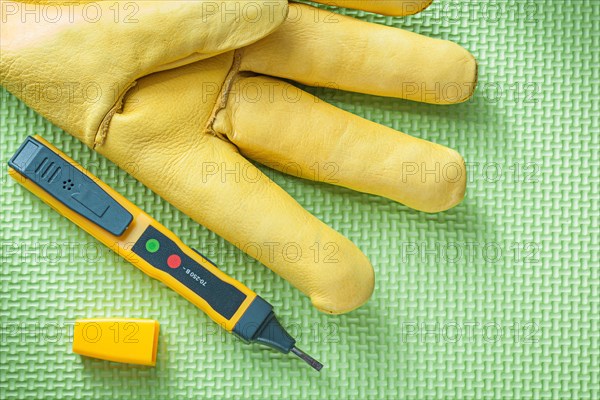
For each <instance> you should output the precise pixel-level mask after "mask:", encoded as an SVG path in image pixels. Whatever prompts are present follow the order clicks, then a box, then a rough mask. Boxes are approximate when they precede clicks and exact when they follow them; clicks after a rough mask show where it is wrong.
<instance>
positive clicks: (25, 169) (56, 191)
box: [8, 136, 323, 371]
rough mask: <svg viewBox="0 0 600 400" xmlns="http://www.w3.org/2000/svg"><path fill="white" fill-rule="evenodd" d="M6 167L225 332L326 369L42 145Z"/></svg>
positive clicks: (139, 214) (136, 213)
mask: <svg viewBox="0 0 600 400" xmlns="http://www.w3.org/2000/svg"><path fill="white" fill-rule="evenodd" d="M8 165H9V169H8V173H9V174H10V176H11V177H12V178H14V179H15V180H16V181H17V182H19V183H20V184H21V185H23V186H24V187H25V188H27V189H28V190H30V191H31V192H32V193H33V194H35V195H36V196H38V197H39V198H41V199H42V200H43V201H44V202H46V203H47V204H48V205H50V206H51V207H52V208H54V209H55V210H56V211H57V212H59V213H60V214H62V215H64V216H65V217H67V218H68V219H70V220H71V221H72V222H73V223H75V224H76V225H78V226H79V227H81V228H82V229H84V230H85V231H86V232H88V233H89V234H91V235H92V236H94V237H95V238H96V239H98V240H99V241H100V242H102V243H104V244H105V245H106V246H108V247H109V248H111V249H112V250H113V251H115V252H116V253H117V254H119V255H121V256H122V257H124V258H125V259H126V260H127V261H129V262H131V263H132V264H133V265H135V266H136V267H138V268H139V269H141V270H142V271H143V272H145V273H146V274H148V275H150V276H151V277H153V278H155V279H158V280H159V281H161V282H163V283H164V284H165V285H167V286H168V287H170V288H171V289H173V290H175V291H176V292H177V293H179V294H180V295H182V296H183V297H185V298H186V299H187V300H189V301H191V302H192V303H193V304H194V305H196V306H197V307H198V308H200V309H201V310H202V311H204V312H205V313H206V314H208V316H209V317H210V318H211V319H212V320H213V321H215V322H216V323H218V324H219V325H221V326H222V327H223V328H224V329H226V330H227V331H229V332H232V333H234V334H235V335H236V336H238V337H240V338H241V339H242V340H244V341H245V342H248V343H253V342H255V343H260V344H262V345H266V346H269V347H271V348H273V349H275V350H278V351H279V352H281V353H284V354H287V353H290V352H291V353H293V354H295V355H297V356H298V357H300V358H301V359H302V360H304V361H305V362H306V363H308V364H309V365H310V366H311V367H313V368H314V369H316V370H317V371H320V370H321V368H322V367H323V365H322V364H321V363H319V362H318V361H317V360H315V359H313V358H312V357H310V356H309V355H308V354H306V353H304V352H303V351H301V350H300V349H298V348H297V347H296V341H295V340H294V339H293V338H292V337H291V336H290V335H289V334H288V333H287V332H286V331H285V329H284V328H283V327H282V326H281V324H280V323H279V321H278V320H277V318H276V317H275V314H274V313H273V307H272V306H271V305H270V304H269V303H267V302H266V301H265V300H263V299H262V298H261V297H260V296H258V295H257V294H256V293H254V292H253V291H252V290H250V289H249V288H247V287H246V286H244V285H243V284H242V283H240V282H238V281H237V280H235V279H233V278H231V277H230V276H228V275H226V274H225V273H224V272H223V271H221V270H220V269H218V268H217V267H216V265H215V264H213V263H212V262H211V261H210V260H209V259H208V258H206V257H204V256H203V255H202V254H200V253H199V252H197V251H196V250H194V249H192V248H190V247H188V246H186V245H185V244H183V243H182V242H181V240H179V238H177V236H175V234H174V233H172V232H171V231H169V230H168V229H167V228H165V227H164V226H163V225H161V224H159V223H158V222H157V221H156V220H154V219H153V218H152V217H150V216H149V215H148V214H146V213H145V212H144V211H142V210H141V209H140V208H139V207H137V206H136V205H134V204H133V203H131V202H130V201H129V200H127V199H126V198H125V197H123V196H121V195H120V194H119V193H117V192H116V191H114V190H113V189H112V188H110V187H109V186H108V185H106V184H105V183H104V182H102V181H101V180H100V179H98V178H97V177H95V176H94V175H92V174H91V173H90V172H89V171H87V170H86V169H84V168H83V167H82V166H81V165H79V164H77V163H76V162H75V161H74V160H72V159H71V158H69V157H68V156H66V155H65V154H63V153H62V152H60V151H59V150H58V149H56V148H55V147H54V146H52V145H51V144H50V143H48V142H47V141H46V140H44V139H42V138H41V137H39V136H35V137H28V138H27V139H26V140H25V142H24V143H23V144H22V145H21V147H20V148H19V150H18V151H17V152H16V154H15V155H14V156H13V157H12V158H11V159H10V161H9V162H8Z"/></svg>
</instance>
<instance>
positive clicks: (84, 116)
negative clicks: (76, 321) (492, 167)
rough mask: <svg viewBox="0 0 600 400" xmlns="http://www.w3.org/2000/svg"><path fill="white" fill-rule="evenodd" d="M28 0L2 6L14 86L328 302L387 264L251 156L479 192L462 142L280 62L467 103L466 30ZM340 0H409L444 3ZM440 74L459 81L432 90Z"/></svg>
mask: <svg viewBox="0 0 600 400" xmlns="http://www.w3.org/2000/svg"><path fill="white" fill-rule="evenodd" d="M29 3H34V4H23V3H22V2H17V3H14V2H7V1H2V4H1V17H2V27H1V41H0V44H1V48H0V51H1V57H0V78H1V83H2V85H3V86H5V87H6V88H7V89H8V90H9V91H11V92H12V93H14V94H15V95H17V96H18V97H20V98H21V99H22V100H23V101H24V102H25V103H27V104H28V105H29V106H30V107H32V108H33V109H35V110H37V111H38V112H39V113H41V114H42V115H44V116H45V117H46V118H48V119H49V120H50V121H51V122H53V123H55V124H56V125H58V126H59V127H61V128H63V129H64V130H65V131H67V132H69V133H70V134H72V135H74V136H76V137H77V138H79V139H80V140H82V141H83V142H84V143H86V144H87V145H88V146H90V147H92V148H93V149H95V150H96V151H98V152H100V153H101V154H103V155H105V156H106V157H108V158H109V159H111V160H112V161H113V162H115V163H116V164H118V165H119V166H121V167H123V168H125V169H126V170H127V171H128V172H129V173H131V174H132V175H133V176H134V177H136V178H137V179H139V180H140V181H141V182H143V183H144V184H145V185H147V186H148V187H150V188H151V189H152V190H154V191H155V192H156V193H158V194H159V195H161V196H162V197H163V198H164V199H166V200H167V201H169V202H171V203H172V204H173V205H174V206H176V207H178V208H179V209H180V210H182V211H183V212H184V213H186V214H188V215H189V216H190V217H192V218H193V219H194V220H196V221H197V222H199V223H201V224H202V225H204V226H206V227H208V228H209V229H211V230H213V231H214V232H216V233H217V234H219V235H221V236H223V237H224V238H225V239H227V240H229V241H230V242H232V243H234V244H235V245H237V246H238V247H240V248H241V249H243V250H248V251H249V254H251V255H253V256H255V257H256V258H257V259H258V260H260V261H261V262H262V263H264V264H265V265H267V266H268V267H269V268H271V269H272V270H273V271H275V272H276V273H278V274H279V275H281V276H282V277H283V278H285V279H287V280H288V281H290V282H291V283H292V284H293V285H295V286H296V287H297V288H298V289H300V290H301V291H302V292H304V293H306V294H307V295H308V296H310V298H311V300H312V302H313V304H314V305H315V306H316V307H317V308H318V309H319V310H321V311H324V312H328V313H343V312H347V311H350V310H352V309H354V308H356V307H358V306H360V305H361V304H363V303H364V302H365V301H366V300H367V299H368V298H369V297H370V295H371V293H372V290H373V281H374V278H373V269H372V267H371V264H370V263H369V261H368V259H367V258H366V257H365V256H364V255H363V253H362V252H361V251H360V250H359V249H358V248H357V247H356V246H355V245H354V244H352V243H351V242H350V241H349V240H348V239H346V238H345V237H343V236H342V235H340V234H339V233H337V232H335V231H334V230H333V229H331V228H330V227H328V226H327V225H325V224H324V223H322V222H321V221H319V220H318V219H317V218H315V217H314V216H312V215H311V214H309V213H308V212H307V211H305V210H304V209H303V208H302V207H301V206H300V205H299V204H298V203H296V202H295V201H294V199H293V198H292V197H290V196H289V195H288V194H287V193H286V192H284V191H283V190H282V189H281V188H279V187H278V186H277V185H275V184H274V183H273V182H272V181H271V180H269V179H268V178H267V177H266V176H265V175H263V173H262V172H261V171H260V170H258V169H257V168H256V167H255V166H253V164H251V163H250V162H249V161H247V159H246V158H245V156H247V157H249V158H252V159H254V160H256V161H258V162H261V163H264V164H267V165H269V166H272V167H275V168H279V169H281V170H284V171H286V172H288V173H293V174H295V175H297V176H301V177H305V178H308V179H317V180H325V181H330V182H331V183H335V184H338V185H342V186H346V187H349V188H353V189H355V190H359V191H363V192H367V193H373V194H377V195H382V196H386V197H389V198H391V199H393V200H396V201H399V202H402V203H404V204H407V205H408V206H410V207H413V208H416V209H418V210H424V211H428V212H436V211H442V210H445V209H448V208H450V207H452V206H454V205H456V204H458V203H459V202H460V201H461V199H462V198H463V195H464V191H465V171H464V163H463V160H462V158H461V157H460V155H459V154H457V153H456V152H455V151H453V150H450V149H448V148H446V147H443V146H441V145H437V144H432V143H429V142H427V141H424V140H420V139H416V138H412V137H410V136H407V135H405V134H402V133H399V132H397V131H395V130H392V129H390V128H387V127H384V126H381V125H378V124H375V123H373V122H370V121H367V120H364V119H362V118H359V117H357V116H355V115H352V114H350V113H347V112H344V111H342V110H339V109H337V108H335V107H333V106H331V105H328V104H326V103H324V102H322V101H318V100H317V99H316V98H314V97H313V96H311V95H309V94H307V93H306V92H302V91H300V90H299V89H297V88H295V87H293V86H291V85H290V84H288V83H285V82H284V81H280V80H277V79H274V78H271V77H268V75H269V76H278V77H283V78H289V79H293V80H296V81H298V82H302V83H307V84H312V85H330V84H331V83H332V82H333V83H334V84H335V85H337V86H338V87H339V88H340V89H343V90H353V91H359V92H364V93H371V94H376V95H382V96H392V97H401V98H407V99H412V100H420V101H427V102H432V103H438V104H450V103H457V102H461V101H464V100H466V99H467V98H468V97H469V96H471V94H472V93H473V90H474V88H475V81H476V74H477V72H476V71H477V66H476V62H475V60H474V58H473V57H472V56H471V54H470V53H469V52H467V51H466V50H464V49H463V48H461V47H460V46H458V45H456V44H453V43H450V42H447V41H441V40H435V39H430V38H426V37H423V36H420V35H417V34H413V33H409V32H405V31H402V30H399V29H393V28H390V27H386V26H379V25H375V24H370V23H366V22H361V21H358V20H355V19H352V18H348V17H343V16H341V15H338V16H335V17H334V20H335V21H334V23H331V22H332V19H331V15H329V14H328V13H326V12H323V11H320V12H318V11H316V9H315V8H312V7H309V6H307V5H300V4H290V5H289V10H288V4H287V1H285V0H265V1H257V0H250V1H243V0H239V1H223V2H215V1H208V0H206V1H205V0H203V1H189V0H187V1H174V0H171V1H138V2H132V1H123V2H115V1H112V0H111V1H107V2H102V1H101V2H97V1H96V2H93V3H91V4H86V3H85V2H81V1H77V2H76V3H73V2H70V1H61V2H40V1H35V2H29ZM44 3H51V4H44ZM336 3H337V4H339V5H348V6H355V7H359V6H360V7H362V8H363V9H365V10H371V11H378V12H384V13H389V14H408V13H413V12H416V11H418V10H419V9H420V8H424V7H425V6H427V5H428V3H429V1H415V0H411V1H401V0H400V1H394V0H385V1H384V0H381V1H368V0H364V1H357V0H354V1H352V0H347V1H342V0H337V1H336ZM408 5H410V6H411V7H408ZM415 5H417V6H415ZM44 9H45V10H44ZM27 10H29V11H28V13H27V14H24V11H27ZM56 10H58V11H59V12H62V16H61V17H59V18H56V15H58V12H56ZM115 10H118V11H119V12H116V11H115ZM232 10H233V11H232ZM288 11H289V15H288ZM36 13H37V15H38V16H39V18H37V19H36ZM326 17H328V18H326ZM278 27H279V29H276V28H278ZM234 49H238V50H234ZM436 87H437V88H442V89H443V90H440V93H439V95H435V96H431V88H436ZM449 87H450V88H455V90H454V91H453V90H448V88H449ZM448 93H450V95H448ZM405 164H406V165H419V166H420V165H426V166H427V167H428V168H431V167H432V166H433V165H434V164H437V165H442V166H449V165H452V166H454V167H455V168H456V169H457V171H458V177H457V178H456V179H451V180H448V179H442V180H436V179H426V180H422V179H421V176H420V174H414V175H406V174H404V176H403V174H402V168H403V166H404V165H405ZM315 168H317V169H320V170H318V171H315ZM331 168H333V169H334V170H335V171H334V172H336V174H335V175H334V176H333V179H335V181H332V180H331V179H330V174H331V172H332V171H331Z"/></svg>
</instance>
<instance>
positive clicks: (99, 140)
mask: <svg viewBox="0 0 600 400" xmlns="http://www.w3.org/2000/svg"><path fill="white" fill-rule="evenodd" d="M135 85H137V81H134V82H132V83H131V84H130V85H129V86H127V87H126V88H125V90H124V91H123V94H121V96H120V97H119V99H118V100H117V102H116V103H115V105H114V106H113V107H112V108H111V109H110V110H109V111H108V113H107V114H106V115H105V116H104V118H102V122H100V126H99V127H98V129H97V131H96V135H94V143H93V147H92V148H93V149H94V150H96V147H98V146H102V145H103V144H104V142H105V141H106V137H107V136H108V129H109V127H110V122H111V121H112V118H113V116H114V115H115V114H117V113H120V112H121V111H123V104H124V103H125V96H127V93H129V91H130V90H131V89H132V88H133V87H134V86H135Z"/></svg>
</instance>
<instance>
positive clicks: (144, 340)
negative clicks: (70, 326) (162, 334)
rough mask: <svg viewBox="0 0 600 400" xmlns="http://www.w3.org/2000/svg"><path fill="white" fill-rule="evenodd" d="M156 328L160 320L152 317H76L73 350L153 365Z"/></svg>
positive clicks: (125, 361)
mask: <svg viewBox="0 0 600 400" xmlns="http://www.w3.org/2000/svg"><path fill="white" fill-rule="evenodd" d="M159 330H160V324H159V323H158V321H155V320H152V319H129V318H91V319H78V320H76V321H75V328H74V331H73V352H74V353H77V354H81V355H82V356H88V357H94V358H99V359H102V360H108V361H116V362H120V363H128V364H140V365H150V366H155V365H156V352H157V351H158V332H159Z"/></svg>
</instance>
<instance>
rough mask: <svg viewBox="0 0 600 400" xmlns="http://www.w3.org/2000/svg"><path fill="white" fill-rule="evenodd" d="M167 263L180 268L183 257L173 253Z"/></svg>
mask: <svg viewBox="0 0 600 400" xmlns="http://www.w3.org/2000/svg"><path fill="white" fill-rule="evenodd" d="M167 265H168V266H169V268H179V266H180V265H181V257H179V256H178V255H177V254H171V255H170V256H169V258H167Z"/></svg>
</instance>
